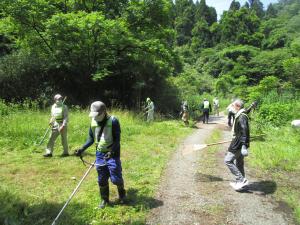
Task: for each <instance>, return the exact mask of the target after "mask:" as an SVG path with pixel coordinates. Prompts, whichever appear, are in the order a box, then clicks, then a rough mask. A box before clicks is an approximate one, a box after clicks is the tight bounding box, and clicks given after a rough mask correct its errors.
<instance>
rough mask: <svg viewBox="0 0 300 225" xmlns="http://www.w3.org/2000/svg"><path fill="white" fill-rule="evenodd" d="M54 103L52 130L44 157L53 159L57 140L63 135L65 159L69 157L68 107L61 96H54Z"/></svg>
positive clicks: (51, 120) (63, 155)
mask: <svg viewBox="0 0 300 225" xmlns="http://www.w3.org/2000/svg"><path fill="white" fill-rule="evenodd" d="M54 102H55V103H54V104H53V105H52V107H51V118H50V121H49V126H51V127H52V129H51V134H50V139H49V141H48V144H47V148H46V153H45V154H44V157H52V154H53V148H54V144H55V140H56V139H57V137H58V136H59V134H60V135H61V143H62V146H63V149H64V151H63V153H62V155H61V156H62V157H65V156H69V148H68V137H67V124H68V107H67V106H66V105H65V104H64V103H63V100H62V96H61V95H60V94H56V95H55V96H54Z"/></svg>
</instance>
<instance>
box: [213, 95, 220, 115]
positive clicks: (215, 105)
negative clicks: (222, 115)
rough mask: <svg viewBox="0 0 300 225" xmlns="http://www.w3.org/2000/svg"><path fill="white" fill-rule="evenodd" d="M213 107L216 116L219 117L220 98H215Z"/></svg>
mask: <svg viewBox="0 0 300 225" xmlns="http://www.w3.org/2000/svg"><path fill="white" fill-rule="evenodd" d="M213 105H214V114H215V115H216V116H219V107H220V104H219V99H218V97H215V98H214V101H213Z"/></svg>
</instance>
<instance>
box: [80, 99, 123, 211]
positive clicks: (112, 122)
mask: <svg viewBox="0 0 300 225" xmlns="http://www.w3.org/2000/svg"><path fill="white" fill-rule="evenodd" d="M89 116H90V117H91V118H92V121H91V126H90V129H89V137H88V140H87V141H86V143H85V144H84V145H83V146H82V147H81V148H80V149H78V150H76V151H75V154H76V155H77V156H81V154H82V153H83V152H84V151H85V150H86V149H87V148H88V147H89V146H91V145H92V144H93V143H94V142H95V143H96V169H97V172H98V184H99V188H100V196H101V199H102V201H101V203H100V205H99V208H104V207H105V206H106V205H107V204H108V203H109V184H108V179H109V178H110V180H111V182H112V183H113V184H115V185H117V188H118V193H119V202H120V203H123V202H124V198H125V194H126V192H125V189H124V181H123V176H122V165H121V160H120V134H121V129H120V123H119V121H118V119H117V118H116V117H114V116H110V115H108V114H107V112H106V106H105V104H104V103H103V102H100V101H96V102H93V103H92V105H91V112H90V115H89Z"/></svg>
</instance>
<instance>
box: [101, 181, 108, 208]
mask: <svg viewBox="0 0 300 225" xmlns="http://www.w3.org/2000/svg"><path fill="white" fill-rule="evenodd" d="M100 197H101V203H100V205H99V208H100V209H104V208H105V206H107V205H108V203H109V186H108V185H106V186H100Z"/></svg>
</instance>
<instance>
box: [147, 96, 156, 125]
mask: <svg viewBox="0 0 300 225" xmlns="http://www.w3.org/2000/svg"><path fill="white" fill-rule="evenodd" d="M146 102H147V106H146V108H145V110H146V113H147V122H152V121H153V120H154V103H153V101H152V100H151V99H150V98H147V99H146Z"/></svg>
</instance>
